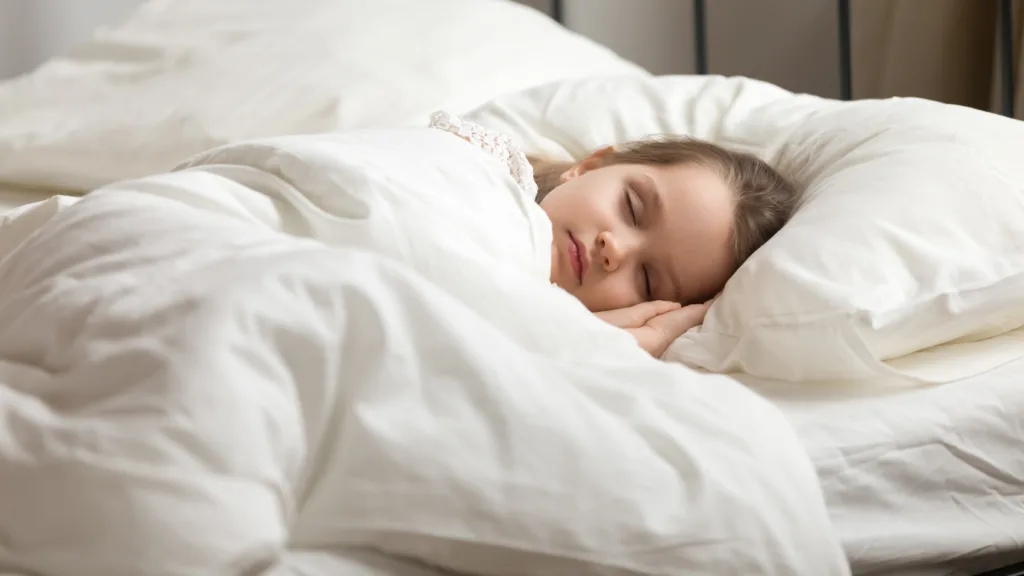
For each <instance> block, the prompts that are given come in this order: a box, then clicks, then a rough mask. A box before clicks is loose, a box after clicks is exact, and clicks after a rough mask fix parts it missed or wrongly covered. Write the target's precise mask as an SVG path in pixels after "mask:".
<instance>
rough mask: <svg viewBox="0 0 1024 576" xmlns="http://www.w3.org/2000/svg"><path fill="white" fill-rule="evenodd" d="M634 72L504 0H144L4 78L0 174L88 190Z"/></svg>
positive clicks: (615, 58)
mask: <svg viewBox="0 0 1024 576" xmlns="http://www.w3.org/2000/svg"><path fill="white" fill-rule="evenodd" d="M607 72H614V73H637V74H642V73H643V71H642V70H641V69H640V68H639V67H637V66H635V65H634V64H631V63H629V62H626V61H625V60H623V59H621V58H619V57H618V56H616V55H615V54H613V53H612V52H611V51H610V50H608V49H606V48H604V47H602V46H599V45H597V44H595V43H594V42H591V41H589V40H587V39H585V38H583V37H581V36H578V35H576V34H573V33H571V32H569V31H567V30H565V29H564V28H562V27H560V26H559V25H558V24H556V23H555V22H554V21H552V20H551V19H550V18H548V17H546V16H544V15H543V14H541V13H539V12H537V11H535V10H533V9H530V8H527V7H524V6H521V5H519V4H516V3H513V2H510V1H507V0H431V1H430V2H424V1H423V0H373V1H372V2H370V1H366V0H299V1H295V2H251V1H250V0H218V1H216V2H211V1H209V0H151V1H150V2H148V3H146V4H144V5H143V6H142V7H141V8H140V9H139V10H138V11H137V12H136V13H135V14H134V15H133V16H132V17H131V18H130V19H129V20H128V21H127V22H125V23H124V24H122V25H120V26H117V27H115V28H113V29H110V30H105V31H101V32H100V33H98V34H97V35H96V37H95V38H94V39H93V40H92V41H91V42H88V43H86V44H85V45H83V46H80V47H79V48H78V49H76V50H75V51H74V52H73V53H72V54H71V55H69V56H67V57H64V58H57V59H55V60H52V61H50V62H49V63H47V64H45V65H44V66H42V67H41V68H40V69H39V70H37V71H35V72H34V73H32V74H29V75H27V76H25V77H22V78H18V79H14V80H11V81H8V82H5V83H2V84H0V111H3V112H2V114H0V182H6V183H13V184H22V185H34V186H46V187H58V188H63V189H67V190H77V191H85V190H90V189H92V188H94V187H97V186H100V185H102V184H105V183H108V182H111V181H115V180H120V179H125V178H132V177H137V176H141V175H146V174H152V173H156V172H162V171H165V170H169V169H171V168H172V167H174V166H175V165H176V164H177V163H178V162H181V161H182V160H184V159H186V158H188V157H189V156H191V155H193V154H196V153H198V152H201V151H203V150H207V149H209V148H213V147H215V146H218V145H221V144H225V143H229V142H234V141H238V140H242V139H249V138H256V137H264V136H276V135H284V134H292V133H308V132H324V131H334V130H340V129H347V128H356V127H365V126H403V125H423V124H425V123H426V121H427V118H428V115H429V114H430V113H431V112H433V111H434V110H438V109H446V110H449V111H452V112H455V113H459V112H462V111H466V110H468V109H471V108H473V107H475V106H478V105H480V104H482V103H483V102H486V101H487V100H488V99H490V98H493V97H495V96H498V95H501V94H504V93H507V92H512V91H515V90H521V89H524V88H527V87H530V86H534V85H538V84H543V83H546V82H551V81H554V80H560V79H563V78H568V77H571V76H583V75H588V74H594V73H607Z"/></svg>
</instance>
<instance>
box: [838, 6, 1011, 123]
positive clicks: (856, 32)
mask: <svg viewBox="0 0 1024 576" xmlns="http://www.w3.org/2000/svg"><path fill="white" fill-rule="evenodd" d="M851 6H852V12H853V14H852V42H853V76H854V79H853V95H854V97H855V98H885V97H889V96H919V97H923V98H930V99H933V100H939V101H942V102H949V103H953V104H961V105H965V106H971V107H974V108H981V109H985V110H993V111H998V110H1000V109H1001V102H1000V101H999V97H1000V93H1001V92H1000V77H999V73H998V64H999V62H998V51H997V49H996V48H997V38H998V36H997V33H998V31H997V4H996V2H995V0H853V1H852V2H851ZM1014 28H1015V31H1016V33H1015V36H1016V38H1015V47H1016V48H1015V54H1014V56H1015V65H1016V69H1017V73H1016V74H1015V81H1016V83H1017V84H1018V86H1017V88H1018V89H1017V95H1016V106H1015V113H1016V115H1017V117H1018V118H1022V117H1024V82H1022V80H1024V74H1022V72H1024V70H1021V65H1022V64H1024V58H1021V57H1020V55H1021V53H1022V52H1024V44H1022V42H1021V41H1022V40H1024V18H1022V13H1021V11H1020V10H1015V13H1014Z"/></svg>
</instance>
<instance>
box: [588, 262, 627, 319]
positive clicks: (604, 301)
mask: <svg viewBox="0 0 1024 576" xmlns="http://www.w3.org/2000/svg"><path fill="white" fill-rule="evenodd" d="M580 301H582V302H583V304H584V305H585V306H586V307H587V308H589V309H590V310H591V311H594V312H600V311H603V310H618V309H619V308H629V307H630V306H635V305H637V304H639V303H640V302H641V301H640V300H639V299H638V298H637V294H636V289H635V287H634V285H633V281H632V279H630V278H629V275H628V274H627V273H625V272H624V271H618V272H615V273H614V274H610V275H608V276H605V277H603V278H601V280H600V281H598V282H595V283H594V284H592V285H590V286H588V287H587V291H586V293H585V294H580Z"/></svg>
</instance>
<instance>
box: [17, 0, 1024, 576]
mask: <svg viewBox="0 0 1024 576" xmlns="http://www.w3.org/2000/svg"><path fill="white" fill-rule="evenodd" d="M208 4H209V3H207V2H201V1H198V0H174V1H167V0H162V1H154V2H148V3H146V4H145V5H143V7H142V8H140V9H139V10H138V11H137V12H136V14H135V15H133V16H132V18H131V19H129V21H128V22H127V23H125V24H124V25H121V26H118V27H115V28H112V29H110V30H106V31H103V32H102V33H100V34H99V35H98V36H97V37H96V38H95V39H94V40H93V41H92V42H90V43H88V44H86V45H84V46H82V47H80V48H78V49H77V50H76V51H75V52H74V53H73V54H71V55H69V56H68V57H62V58H58V59H55V60H53V61H51V62H49V63H47V64H46V65H44V66H43V67H42V68H41V69H40V70H38V71H36V72H34V73H33V74H30V75H28V76H26V77H23V78H21V79H16V80H14V81H10V82H7V83H5V84H4V85H2V86H0V110H3V111H4V112H3V114H0V185H2V186H5V187H6V188H5V189H6V190H9V193H5V194H4V195H3V196H2V201H3V209H4V210H5V211H6V210H8V209H12V208H14V207H17V206H21V205H24V204H27V203H30V202H33V201H37V200H40V199H44V198H46V197H49V196H50V194H48V193H44V192H38V191H40V190H55V191H56V190H59V191H61V193H62V194H66V195H71V196H75V195H78V194H83V193H85V192H88V191H89V190H92V189H94V188H97V187H101V186H104V185H107V184H109V183H111V182H114V181H118V180H124V179H131V178H138V177H143V176H146V175H148V174H153V173H159V172H164V171H166V170H169V169H171V168H173V167H174V166H176V165H178V164H179V163H180V162H181V161H183V160H185V159H186V158H189V157H191V156H193V155H195V154H198V153H200V152H202V151H204V150H206V149H209V148H214V147H217V146H222V145H227V144H230V143H233V142H238V141H244V140H250V139H254V138H265V137H275V136H279V135H284V134H296V133H307V132H324V133H327V132H335V131H343V130H347V129H355V128H362V127H365V126H393V127H402V126H415V125H421V124H422V123H423V122H424V121H425V118H426V117H427V115H429V113H430V112H432V111H433V110H435V109H448V110H451V111H454V112H457V113H465V114H468V115H469V116H470V117H471V118H474V119H477V120H479V121H481V122H482V123H485V124H487V125H489V126H493V127H498V128H502V129H504V130H505V131H507V132H509V133H511V134H513V135H514V136H516V137H517V138H518V139H519V140H520V141H522V142H524V143H525V144H526V146H527V147H528V148H530V149H531V150H532V151H535V152H543V153H546V154H552V155H561V156H569V157H572V156H577V155H579V154H581V153H583V152H585V151H586V150H588V149H590V148H593V147H596V146H597V145H600V144H601V143H604V142H606V141H608V140H609V139H619V140H621V139H628V138H630V137H633V136H636V135H643V134H645V133H650V132H654V131H661V132H665V131H672V132H677V133H685V134H692V135H696V136H698V137H704V138H708V139H711V140H715V141H718V142H721V143H724V144H729V145H733V146H737V147H740V148H747V149H749V150H751V151H758V147H759V146H761V145H762V144H763V142H759V141H757V140H756V138H755V137H754V136H756V135H757V134H768V133H781V132H780V131H779V126H774V125H770V123H768V124H766V125H764V126H755V127H754V128H749V126H750V124H749V122H748V124H747V125H746V126H748V128H745V129H744V130H745V131H744V130H738V129H735V127H736V126H739V125H741V124H743V122H744V121H747V120H749V118H750V117H751V114H752V112H753V111H755V110H760V109H762V107H763V106H767V105H771V104H772V103H778V105H779V106H782V107H783V108H780V110H788V112H786V113H782V114H780V115H779V116H778V117H779V118H782V120H779V122H782V121H783V120H789V121H792V120H793V119H794V118H803V116H804V115H805V112H804V111H803V109H798V108H797V107H796V106H797V104H799V105H800V106H803V105H804V104H806V102H807V101H806V100H804V99H802V98H803V97H800V96H797V95H792V94H789V93H787V92H786V91H784V90H781V89H779V88H776V87H772V86H768V85H765V84H763V83H758V82H755V81H750V80H746V79H723V78H715V77H677V78H652V77H650V76H649V75H647V74H646V73H645V72H644V71H643V70H641V69H640V68H639V67H637V66H635V65H634V64H632V63H629V62H626V61H624V60H622V59H621V58H619V57H617V56H616V55H614V54H612V53H611V52H609V51H607V50H605V49H603V48H602V47H600V46H596V45H594V44H593V43H591V42H589V41H587V40H585V39H582V38H579V37H577V36H575V35H572V34H571V33H569V32H566V31H564V30H562V29H560V28H559V27H557V26H556V25H555V24H554V23H551V22H549V21H544V19H543V18H540V17H539V16H538V15H537V14H535V13H533V12H531V11H529V10H527V9H525V8H519V7H516V8H509V7H507V6H505V5H504V4H502V3H498V2H478V3H474V2H471V1H470V0H461V1H460V0H445V2H441V3H436V4H434V5H433V7H432V8H431V9H426V8H416V7H414V6H420V4H418V3H416V2H412V1H411V0H388V1H387V2H385V1H381V2H375V3H372V4H371V3H363V2H356V1H354V0H353V1H352V2H342V3H334V5H330V4H331V3H326V2H316V1H313V0H309V1H308V2H307V3H306V6H307V7H308V8H309V9H310V10H311V11H314V12H313V13H314V14H315V15H316V16H315V17H309V16H307V17H302V16H301V15H300V12H301V11H300V10H299V9H298V8H293V7H287V8H282V7H280V6H278V7H274V6H270V5H268V6H262V7H259V8H252V7H248V3H246V2H242V1H239V2H233V3H231V2H229V3H220V4H217V5H215V6H213V5H208ZM696 4H697V5H698V6H699V5H701V4H703V3H700V2H698V3H696ZM499 6H500V9H499ZM506 8H508V10H506ZM410 10H419V12H416V18H411V19H408V20H400V21H396V20H395V19H394V16H393V15H394V14H396V13H401V12H403V11H404V13H406V14H408V13H409V11H410ZM446 10H447V12H446ZM558 12H559V11H558V10H556V15H557V13H558ZM698 21H699V19H698ZM424 22H432V23H433V24H432V25H423V23H424ZM497 22H501V23H502V24H503V25H502V26H498V25H497ZM488 25H489V26H491V28H488ZM449 27H450V28H449ZM474 28H479V29H480V30H482V32H480V31H478V32H476V33H474V32H473V30H472V29H474ZM452 29H458V30H468V32H466V33H465V34H455V33H452V32H451V30H452ZM495 29H497V30H500V31H501V32H502V33H501V34H498V35H497V36H496V35H495V34H494V30H495ZM365 30H375V31H386V32H385V34H384V36H381V35H380V34H379V33H375V34H366V33H365V32H364V31H365ZM424 30H425V31H424ZM387 34H392V35H393V36H387ZM502 34H504V35H502ZM523 37H529V38H531V41H530V42H529V43H527V45H524V44H523V43H522V42H521V39H522V38H523ZM697 37H698V38H700V37H701V35H700V34H698V35H697ZM410 38H415V39H416V42H419V43H420V44H418V47H416V48H415V49H413V48H411V46H412V45H413V41H412V40H410ZM382 46H383V48H382ZM427 47H428V48H427ZM474 48H478V49H474ZM701 53H703V52H702V51H698V54H701ZM257 62H258V63H260V66H254V65H253V64H254V63H257ZM538 62H543V65H539V64H538ZM1011 85H1012V83H1011ZM211 86H214V87H216V90H211V88H210V87H211ZM791 99H795V100H791ZM790 103H795V104H793V107H792V108H785V107H786V106H789V105H790ZM812 104H813V105H818V104H817V103H812ZM821 105H822V106H833V104H832V103H830V102H825V103H822V104H821ZM623 109H629V110H630V111H631V112H630V115H629V116H623V114H622V113H621V110H623ZM82 110H89V111H90V114H82V113H81V112H82ZM830 110H831V108H830ZM787 114H788V116H787ZM752 135H753V136H752ZM772 146H774V148H773V149H772V150H771V151H770V153H775V154H785V153H787V152H786V150H787V148H786V146H785V145H784V143H779V142H776V143H774V144H772ZM808 170H809V169H808ZM808 173H809V172H808ZM807 178H808V180H810V179H811V177H810V176H807ZM1019 334H1020V331H1019V330H1018V331H1017V336H1016V337H1017V338H1019V337H1020V336H1019ZM1011 337H1012V334H1011ZM1011 344H1012V342H1011ZM1021 377H1024V361H1020V360H1014V361H1008V362H1004V363H1001V364H999V365H998V366H996V367H995V368H994V369H991V370H985V371H983V373H979V374H973V375H970V376H968V377H964V378H958V379H956V381H954V382H950V383H943V384H942V385H939V386H928V387H914V386H911V387H907V386H902V385H896V384H893V383H882V382H874V383H873V385H872V386H869V387H865V386H864V385H863V382H861V383H859V384H851V385H839V384H835V385H830V386H828V387H822V386H809V385H807V384H806V383H801V384H789V383H784V382H782V381H781V380H778V379H772V378H765V377H755V376H747V375H739V376H736V377H735V380H738V381H740V382H742V383H743V384H745V385H746V386H749V387H750V388H752V389H754V390H757V391H758V392H759V393H760V394H761V395H763V396H764V397H766V398H768V399H770V400H771V401H772V403H773V404H774V405H775V406H776V407H778V408H780V409H781V410H782V412H783V413H784V414H785V415H786V417H787V419H788V421H789V423H790V424H791V426H792V428H793V429H794V430H795V432H796V434H797V436H798V437H799V439H800V442H801V444H802V446H803V448H804V450H806V453H807V455H808V456H809V458H810V460H811V462H812V463H813V465H814V467H815V469H816V471H817V477H818V480H819V482H820V489H821V491H822V493H823V497H824V502H825V503H826V504H827V507H828V514H829V518H830V520H831V523H832V526H833V528H834V531H835V534H836V536H837V538H838V540H839V542H840V543H841V544H842V547H843V551H844V553H845V555H846V559H847V560H848V561H849V564H850V566H851V569H852V572H853V573H854V574H865V575H868V574H878V575H892V576H900V575H905V576H913V575H917V574H920V575H925V574H927V575H929V576H931V575H934V576H939V575H944V576H954V575H956V576H960V575H968V574H982V573H983V571H985V570H994V571H992V572H984V574H986V576H988V575H991V576H996V575H1000V576H1010V575H1015V574H1021V573H1024V568H1022V567H1021V565H1019V564H1018V565H1017V568H1013V567H1009V568H1005V566H1007V565H1011V564H1012V563H1013V562H1021V561H1022V560H1024V549H1022V548H1021V543H1022V542H1024V458H1022V456H1021V453H1020V451H1019V450H1018V449H1017V448H1018V447H1019V444H1020V441H1021V439H1022V437H1024V392H1022V391H1021V390H1020V387H1019V385H1018V383H1019V382H1020V379H1021ZM766 418H767V417H766ZM780 458H781V456H780ZM812 499H813V498H812ZM808 506H809V508H811V509H813V504H809V505H808ZM809 514H810V515H813V511H812V512H809ZM378 544H379V543H378ZM374 547H376V548H378V550H377V551H373V550H371V549H370V548H374ZM382 547H383V548H384V549H385V550H398V551H404V552H409V555H410V556H413V557H416V556H417V555H416V554H414V553H412V552H415V550H414V549H413V548H409V547H405V548H403V547H401V546H397V547H392V548H388V547H387V546H367V545H363V544H361V543H358V542H357V543H354V544H352V543H349V545H346V546H331V545H330V544H328V543H324V542H314V543H313V544H310V545H309V546H306V547H303V548H302V549H296V550H290V551H287V553H286V554H284V556H282V560H281V561H280V562H279V563H278V564H276V565H275V567H274V568H273V570H274V572H269V573H281V574H288V573H299V574H329V573H338V572H340V571H345V572H346V573H353V574H362V573H365V574H381V575H383V574H389V575H390V574H394V575H396V576H420V575H426V574H435V572H434V571H433V570H432V569H430V568H428V567H427V566H426V565H425V564H424V563H420V562H417V561H414V560H410V559H408V558H400V557H399V555H396V554H389V553H387V552H381V551H380V550H379V549H380V548H382ZM457 552H460V549H457V548H455V549H452V550H449V551H448V553H449V554H448V555H447V556H442V557H440V559H447V560H451V555H452V554H455V553H457ZM419 557H420V558H424V556H419ZM499 557H500V556H499ZM492 558H493V557H492ZM425 559H426V560H438V559H439V558H438V557H436V556H429V555H427V556H426V557H425ZM441 565H446V564H445V563H443V562H441ZM447 565H448V566H455V567H459V566H460V565H458V564H454V565H452V564H447ZM474 566H479V565H474ZM529 566H531V567H534V568H536V570H537V572H536V573H560V572H558V570H559V566H558V565H543V564H530V565H529ZM0 567H2V566H0ZM482 572H487V571H486V570H482ZM498 572H500V570H499V571H498ZM97 573H102V572H97ZM109 573H115V572H109ZM594 573H601V572H600V571H598V570H595V572H594ZM609 573H612V572H609ZM638 573H644V572H643V571H639V572H638ZM779 573H783V572H779Z"/></svg>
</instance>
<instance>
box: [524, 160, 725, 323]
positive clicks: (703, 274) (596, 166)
mask: <svg viewBox="0 0 1024 576" xmlns="http://www.w3.org/2000/svg"><path fill="white" fill-rule="evenodd" d="M605 152H606V151H605V150H602V151H598V152H596V153H595V154H594V155H593V156H591V157H590V158H588V159H587V160H584V161H582V162H580V163H579V164H576V165H575V166H574V167H573V168H571V169H570V170H569V171H567V172H566V173H565V174H564V175H563V183H562V184H561V185H559V186H558V187H557V188H555V189H554V190H552V191H551V192H550V193H549V194H548V195H547V196H546V197H545V198H544V199H543V200H542V201H541V208H543V209H544V211H545V212H546V213H547V215H548V218H549V219H550V220H551V223H552V225H553V226H552V227H553V230H554V241H553V242H552V245H551V281H552V282H554V283H555V284H557V285H558V286H560V287H562V288H563V289H565V290H566V291H568V292H569V293H571V294H572V295H574V296H576V297H577V298H578V299H579V300H580V301H581V302H582V303H583V304H584V305H585V306H586V307H587V308H589V309H590V310H591V311H594V312H598V311H602V310H611V309H616V308H626V307H629V306H633V305H635V304H639V303H641V302H644V301H647V300H669V301H675V302H680V303H683V304H692V303H695V302H702V301H704V300H707V299H709V298H711V297H713V296H714V295H715V294H716V293H717V292H718V291H720V290H721V289H722V287H723V286H724V285H725V282H726V280H728V279H729V276H730V274H731V273H732V271H733V256H732V243H731V232H732V228H733V193H732V191H730V190H729V187H728V186H727V185H726V183H725V182H724V181H723V180H722V178H720V177H719V176H718V175H717V174H716V173H715V172H714V171H712V170H711V169H708V168H705V167H703V166H699V165H694V164H681V165H676V166H646V165H640V164H619V165H611V166H603V167H602V166H600V161H599V160H598V159H599V157H600V155H601V154H603V153H605ZM577 254H578V258H577Z"/></svg>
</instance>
